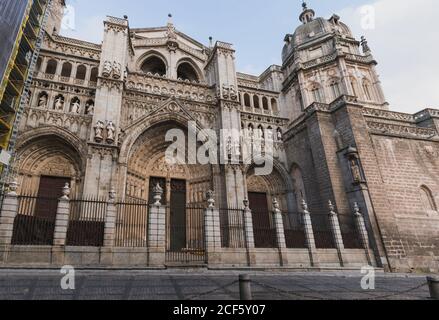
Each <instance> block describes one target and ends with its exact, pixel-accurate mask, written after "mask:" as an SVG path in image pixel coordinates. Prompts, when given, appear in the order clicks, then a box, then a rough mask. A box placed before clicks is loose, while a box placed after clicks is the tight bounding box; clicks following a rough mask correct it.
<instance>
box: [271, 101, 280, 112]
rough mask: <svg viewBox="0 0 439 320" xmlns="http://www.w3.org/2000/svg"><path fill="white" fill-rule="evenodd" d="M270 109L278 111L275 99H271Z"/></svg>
mask: <svg viewBox="0 0 439 320" xmlns="http://www.w3.org/2000/svg"><path fill="white" fill-rule="evenodd" d="M271 109H272V110H273V111H274V112H278V111H279V108H278V107H277V100H276V99H274V98H273V99H271Z"/></svg>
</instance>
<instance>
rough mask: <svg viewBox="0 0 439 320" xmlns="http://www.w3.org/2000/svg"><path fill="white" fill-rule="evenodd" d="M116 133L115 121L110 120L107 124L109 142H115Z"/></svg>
mask: <svg viewBox="0 0 439 320" xmlns="http://www.w3.org/2000/svg"><path fill="white" fill-rule="evenodd" d="M115 133H116V127H115V126H114V124H113V122H112V121H110V122H108V125H107V142H108V143H110V144H111V143H113V142H114V139H115Z"/></svg>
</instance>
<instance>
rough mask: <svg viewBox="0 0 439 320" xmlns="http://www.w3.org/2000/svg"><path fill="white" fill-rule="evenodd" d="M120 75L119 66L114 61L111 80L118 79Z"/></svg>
mask: <svg viewBox="0 0 439 320" xmlns="http://www.w3.org/2000/svg"><path fill="white" fill-rule="evenodd" d="M121 75H122V73H121V65H120V63H118V62H116V61H114V62H113V79H120V76H121Z"/></svg>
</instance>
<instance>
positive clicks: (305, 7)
mask: <svg viewBox="0 0 439 320" xmlns="http://www.w3.org/2000/svg"><path fill="white" fill-rule="evenodd" d="M302 8H303V10H306V9H308V5H307V4H306V2H305V0H302Z"/></svg>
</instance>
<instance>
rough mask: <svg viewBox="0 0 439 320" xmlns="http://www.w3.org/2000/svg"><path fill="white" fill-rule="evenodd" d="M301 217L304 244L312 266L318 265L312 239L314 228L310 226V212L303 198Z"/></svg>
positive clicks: (314, 243)
mask: <svg viewBox="0 0 439 320" xmlns="http://www.w3.org/2000/svg"><path fill="white" fill-rule="evenodd" d="M302 209H303V213H302V218H303V228H304V230H305V238H306V246H307V247H308V252H309V259H310V261H311V265H312V266H313V267H319V266H320V261H319V257H318V255H317V248H316V241H315V239H314V230H313V227H312V221H311V213H310V212H309V209H308V204H307V203H306V201H305V199H304V200H303V201H302Z"/></svg>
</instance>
